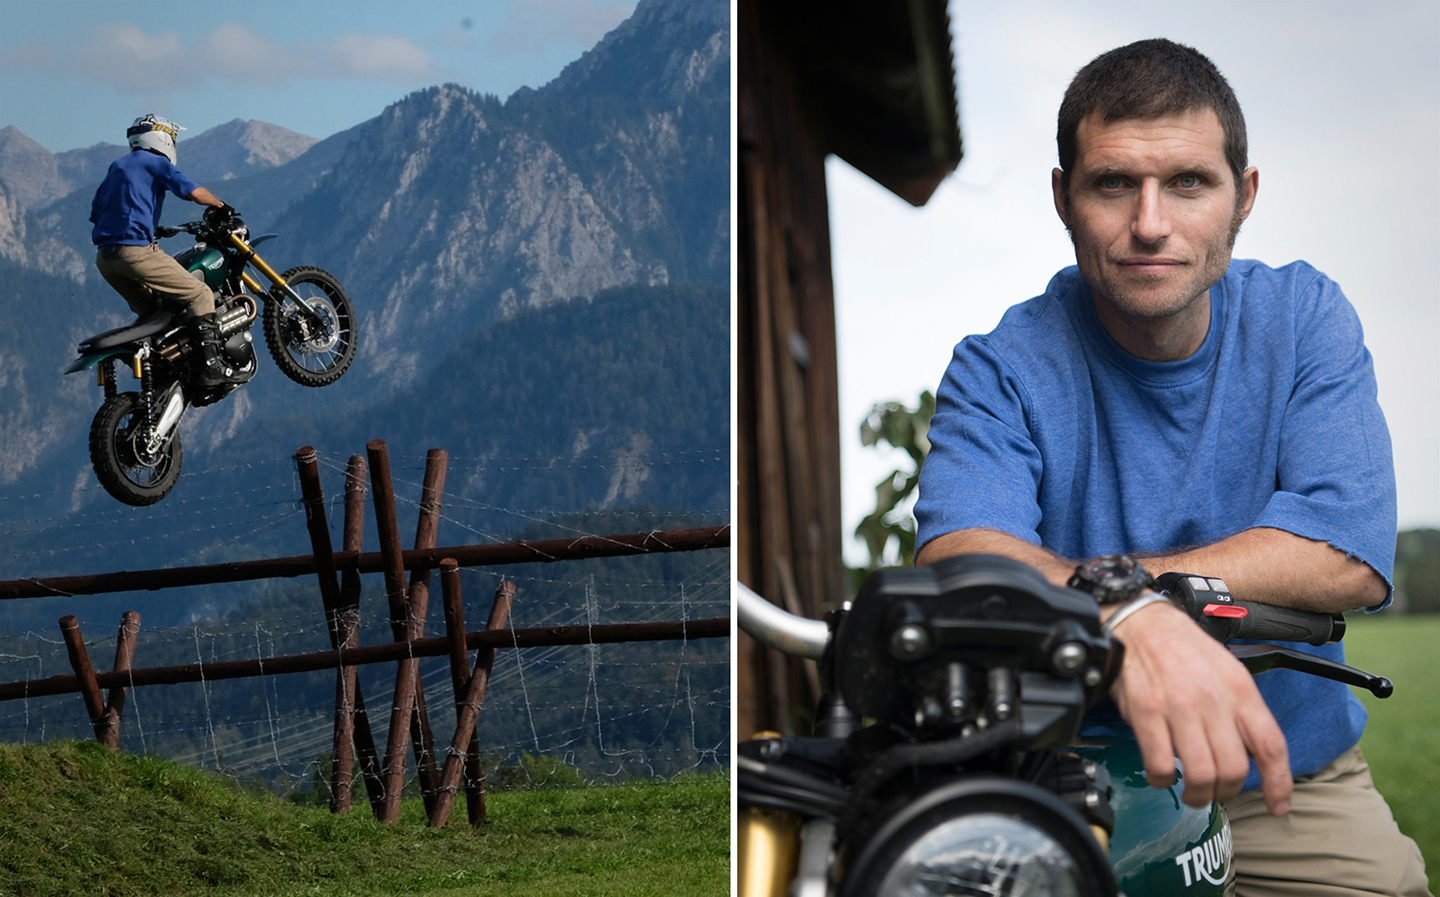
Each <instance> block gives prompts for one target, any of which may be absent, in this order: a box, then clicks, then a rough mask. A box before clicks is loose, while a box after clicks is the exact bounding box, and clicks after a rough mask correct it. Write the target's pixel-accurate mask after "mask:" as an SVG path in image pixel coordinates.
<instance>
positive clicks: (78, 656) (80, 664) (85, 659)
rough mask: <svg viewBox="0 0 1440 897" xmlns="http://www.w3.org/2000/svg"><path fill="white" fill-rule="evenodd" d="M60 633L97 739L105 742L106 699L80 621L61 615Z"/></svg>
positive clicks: (102, 742)
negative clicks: (102, 693)
mask: <svg viewBox="0 0 1440 897" xmlns="http://www.w3.org/2000/svg"><path fill="white" fill-rule="evenodd" d="M60 633H61V635H63V636H64V637H65V649H66V651H67V652H69V654H70V667H71V669H73V670H75V677H76V678H77V679H78V680H79V681H80V695H81V697H83V698H84V699H85V711H86V712H87V713H89V714H90V725H91V726H92V727H93V728H94V730H95V740H96V741H98V742H100V743H101V744H104V743H105V699H104V698H102V697H101V696H100V682H99V680H98V679H96V678H95V668H94V667H93V666H91V665H90V652H89V651H87V650H86V649H85V637H84V636H82V635H81V634H80V623H79V621H77V620H76V619H75V618H74V617H73V616H70V615H66V616H63V617H61V618H60Z"/></svg>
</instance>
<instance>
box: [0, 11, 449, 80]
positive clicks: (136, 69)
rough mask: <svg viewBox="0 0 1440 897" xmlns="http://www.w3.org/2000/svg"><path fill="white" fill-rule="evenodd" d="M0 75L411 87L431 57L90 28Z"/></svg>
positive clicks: (1, 64)
mask: <svg viewBox="0 0 1440 897" xmlns="http://www.w3.org/2000/svg"><path fill="white" fill-rule="evenodd" d="M0 70H3V71H9V72H30V73H38V74H44V75H52V76H63V77H72V78H78V79H80V80H83V81H96V82H100V83H103V84H106V85H109V86H110V87H113V88H115V89H116V90H118V91H120V92H122V93H136V92H142V91H153V90H156V89H159V88H163V87H164V86H165V85H166V84H167V83H171V82H177V81H180V80H189V81H190V82H191V83H194V82H196V81H201V80H204V79H207V78H231V77H242V78H244V79H245V80H247V81H252V82H253V81H259V82H262V83H265V84H270V85H279V84H287V83H293V82H296V81H301V80H364V81H395V82H403V83H407V84H408V83H413V82H416V81H425V80H430V79H432V78H433V77H434V75H435V71H436V69H435V65H434V63H433V62H432V60H431V58H430V54H429V53H428V52H427V51H426V50H425V49H424V48H422V47H419V46H417V45H416V44H414V43H412V42H411V41H409V40H406V39H405V38H402V37H394V36H390V35H371V34H342V35H340V36H338V37H335V38H332V39H331V40H328V41H325V42H323V43H320V44H311V43H305V44H298V43H297V44H281V43H277V42H276V41H274V40H271V39H270V38H269V37H266V36H265V35H262V34H259V33H257V32H255V31H253V30H251V29H250V28H248V27H246V26H244V25H240V24H235V23H227V24H223V25H220V26H219V27H217V28H216V29H215V30H214V31H212V32H210V33H208V34H202V35H199V36H197V37H194V38H187V39H182V38H181V37H180V36H179V35H178V34H176V33H175V32H169V31H167V32H159V33H155V34H151V33H147V32H145V31H142V30H141V29H140V28H139V27H137V26H135V25H132V24H129V23H113V22H112V23H102V24H98V25H96V26H95V27H94V28H93V29H92V30H91V31H90V33H89V34H88V35H87V36H86V37H85V38H84V39H83V40H81V41H78V42H75V43H72V44H65V45H59V46H57V45H55V44H52V43H50V42H47V41H32V42H30V43H28V44H24V45H21V46H19V47H15V48H9V49H5V50H3V51H0Z"/></svg>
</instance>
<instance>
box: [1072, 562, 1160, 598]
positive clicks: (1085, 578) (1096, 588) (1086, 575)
mask: <svg viewBox="0 0 1440 897" xmlns="http://www.w3.org/2000/svg"><path fill="white" fill-rule="evenodd" d="M1154 581H1155V577H1153V576H1151V575H1150V572H1149V571H1148V570H1146V569H1145V568H1144V567H1142V566H1140V562H1139V561H1137V560H1135V559H1134V558H1132V557H1131V556H1130V555H1128V554H1107V555H1103V556H1101V557H1098V558H1095V559H1094V560H1092V561H1086V562H1085V563H1083V564H1081V565H1080V566H1078V567H1076V568H1075V573H1074V575H1073V576H1071V577H1070V581H1069V582H1067V583H1066V585H1068V586H1069V587H1070V588H1072V589H1079V590H1080V591H1082V592H1089V593H1090V594H1091V595H1092V596H1094V598H1095V601H1096V602H1097V603H1099V604H1114V603H1116V602H1119V601H1128V600H1130V599H1131V598H1134V597H1135V596H1136V595H1138V594H1140V593H1141V592H1143V591H1144V590H1145V589H1146V588H1148V587H1149V586H1150V584H1151V583H1153V582H1154Z"/></svg>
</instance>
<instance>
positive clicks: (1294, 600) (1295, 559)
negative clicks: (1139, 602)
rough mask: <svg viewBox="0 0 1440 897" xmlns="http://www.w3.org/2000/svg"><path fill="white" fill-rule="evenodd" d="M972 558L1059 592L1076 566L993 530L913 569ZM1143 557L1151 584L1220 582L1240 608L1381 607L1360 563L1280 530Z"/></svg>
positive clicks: (935, 545) (1376, 581)
mask: <svg viewBox="0 0 1440 897" xmlns="http://www.w3.org/2000/svg"><path fill="white" fill-rule="evenodd" d="M976 553H984V554H999V555H1004V556H1006V557H1011V558H1014V559H1015V560H1018V561H1023V562H1024V563H1027V564H1029V565H1030V566H1032V567H1034V568H1035V569H1037V570H1039V571H1040V572H1041V573H1042V574H1043V575H1044V576H1045V578H1046V579H1048V580H1050V581H1051V582H1053V583H1055V584H1056V585H1064V584H1065V583H1066V582H1067V581H1068V580H1069V579H1070V575H1071V574H1072V573H1074V572H1075V565H1076V564H1077V563H1078V561H1077V560H1073V559H1069V558H1065V557H1062V556H1060V555H1058V554H1056V553H1054V552H1053V551H1050V550H1048V549H1045V548H1041V547H1039V546H1037V545H1031V544H1030V543H1029V542H1026V541H1025V540H1024V539H1020V538H1017V537H1016V536H1012V535H1010V534H1009V533H1005V532H1001V531H1000V530H991V529H965V530H957V531H956V532H952V533H946V534H945V535H943V536H940V537H938V538H936V539H933V540H931V541H930V542H927V543H926V544H925V546H924V547H923V548H922V549H920V553H919V555H917V556H916V558H915V563H916V565H917V566H925V565H926V564H933V563H935V562H936V561H938V560H940V559H941V558H944V557H949V556H951V555H955V554H976ZM1140 557H1141V558H1142V561H1143V563H1144V564H1145V568H1146V569H1147V570H1149V571H1150V572H1151V573H1152V574H1154V575H1156V576H1158V575H1160V574H1161V573H1170V572H1177V573H1197V574H1201V575H1204V576H1215V577H1219V578H1220V579H1223V580H1225V583H1226V585H1228V586H1230V590H1231V591H1232V592H1233V593H1234V595H1235V596H1236V597H1237V598H1239V599H1241V600H1242V601H1259V602H1263V603H1265V604H1277V605H1281V606H1283V607H1295V608H1301V609H1303V610H1313V611H1320V612H1323V613H1338V612H1342V611H1347V610H1352V609H1354V608H1357V607H1370V606H1372V605H1375V604H1379V603H1380V602H1381V601H1383V600H1384V599H1385V581H1384V580H1383V579H1381V578H1380V575H1379V574H1378V573H1376V572H1375V571H1374V570H1373V569H1371V568H1370V566H1369V565H1368V564H1366V563H1365V562H1364V561H1361V560H1358V559H1356V558H1352V557H1349V556H1347V555H1346V554H1345V553H1344V552H1343V551H1340V550H1338V549H1336V548H1333V547H1331V546H1330V545H1328V544H1326V543H1324V542H1316V541H1314V540H1312V539H1305V538H1301V537H1300V536H1296V535H1293V534H1291V533H1287V532H1285V531H1283V530H1278V529H1269V528H1264V527H1257V528H1255V529H1247V530H1244V531H1242V532H1239V533H1236V534H1235V535H1233V536H1231V537H1230V538H1228V539H1222V540H1221V541H1219V542H1215V543H1213V544H1211V545H1204V546H1200V547H1197V548H1189V549H1185V550H1184V551H1175V552H1168V553H1163V554H1150V555H1144V554H1142V555H1140Z"/></svg>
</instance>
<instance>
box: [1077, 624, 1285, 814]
mask: <svg viewBox="0 0 1440 897" xmlns="http://www.w3.org/2000/svg"><path fill="white" fill-rule="evenodd" d="M1107 610H1111V609H1107ZM1104 613H1105V611H1102V614H1104ZM1114 635H1115V637H1117V638H1119V639H1120V641H1122V642H1124V643H1125V663H1124V666H1123V667H1122V668H1121V670H1120V676H1119V678H1118V679H1117V680H1116V681H1115V684H1114V685H1113V686H1111V688H1110V697H1111V698H1113V699H1114V700H1115V703H1116V705H1117V706H1118V707H1119V708H1120V713H1121V715H1122V716H1124V717H1125V721H1126V722H1128V723H1129V724H1130V728H1131V729H1133V730H1134V732H1135V739H1136V741H1137V742H1138V743H1139V746H1140V757H1141V760H1142V762H1143V763H1144V764H1145V778H1146V780H1147V781H1148V782H1149V783H1150V784H1151V785H1153V786H1154V787H1156V788H1164V787H1166V786H1168V785H1170V784H1171V783H1172V782H1173V781H1174V780H1175V761H1174V758H1175V757H1176V756H1177V755H1178V756H1179V758H1180V762H1181V764H1182V765H1183V767H1184V782H1185V790H1184V794H1183V797H1182V799H1183V800H1184V801H1185V803H1187V804H1189V805H1190V806H1194V807H1203V806H1204V805H1205V804H1207V803H1209V802H1210V801H1222V802H1223V801H1227V800H1230V799H1231V798H1233V797H1235V795H1237V794H1239V793H1240V787H1241V785H1242V784H1243V783H1244V781H1245V776H1246V775H1247V774H1248V773H1249V771H1250V765H1249V757H1251V756H1253V757H1254V758H1255V764H1256V766H1257V767H1258V768H1259V770H1260V780H1261V789H1262V790H1263V791H1264V794H1265V805H1266V806H1267V807H1268V808H1269V809H1270V812H1271V814H1272V815H1275V816H1283V815H1284V814H1285V813H1286V812H1287V811H1289V809H1290V790H1291V786H1292V784H1293V779H1292V777H1291V774H1290V753H1289V748H1288V747H1287V746H1286V744H1285V735H1284V733H1283V732H1281V731H1280V726H1279V724H1278V723H1276V722H1275V717H1274V716H1272V715H1271V713H1270V709H1269V708H1268V707H1266V706H1265V700H1264V699H1263V698H1261V697H1260V692H1259V690H1258V689H1257V688H1256V687H1255V682H1254V679H1253V678H1252V677H1251V675H1250V673H1249V672H1248V671H1247V670H1246V669H1245V668H1244V667H1243V666H1241V664H1240V662H1239V661H1238V660H1236V659H1235V658H1234V656H1233V655H1231V654H1230V652H1229V651H1228V650H1226V649H1225V647H1224V646H1223V645H1221V644H1220V643H1219V642H1217V641H1215V640H1214V639H1212V638H1210V637H1209V636H1208V635H1206V634H1205V633H1204V632H1202V631H1201V630H1200V627H1198V626H1196V625H1195V623H1194V621H1192V620H1191V619H1190V618H1189V617H1187V616H1185V614H1184V613H1182V612H1181V611H1179V610H1177V609H1176V608H1175V607H1173V606H1171V605H1169V604H1166V603H1165V602H1157V603H1156V604H1152V605H1150V606H1149V607H1146V608H1143V609H1141V610H1139V611H1137V612H1136V613H1135V614H1134V615H1133V616H1131V617H1129V618H1128V619H1126V620H1125V621H1124V622H1123V623H1121V624H1120V625H1118V626H1116V627H1115V630H1114Z"/></svg>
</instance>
